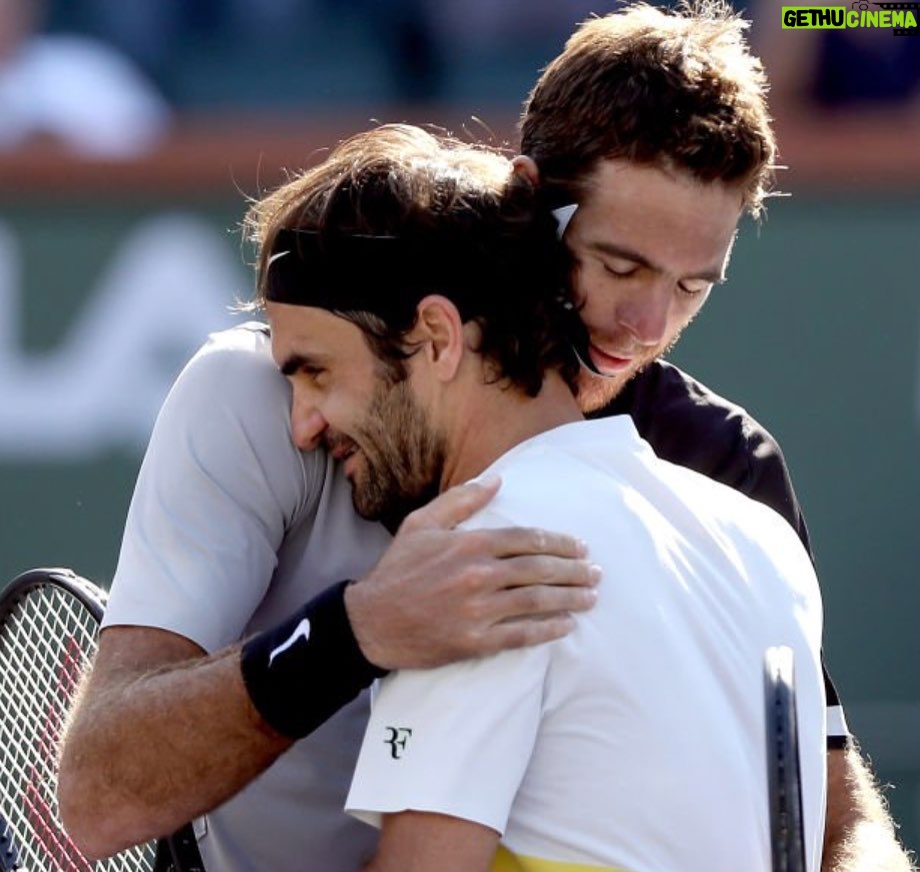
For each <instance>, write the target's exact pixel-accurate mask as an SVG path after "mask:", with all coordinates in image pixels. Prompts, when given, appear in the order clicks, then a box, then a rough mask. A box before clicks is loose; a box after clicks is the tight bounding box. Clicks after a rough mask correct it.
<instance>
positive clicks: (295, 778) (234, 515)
mask: <svg viewBox="0 0 920 872" xmlns="http://www.w3.org/2000/svg"><path fill="white" fill-rule="evenodd" d="M289 410H290V388H289V386H288V384H287V382H286V380H285V379H284V378H283V377H282V376H281V374H280V373H279V372H278V370H277V367H276V366H275V364H274V362H273V360H272V358H271V354H270V341H269V337H268V333H267V330H266V328H265V327H264V326H263V325H260V324H255V323H252V324H247V325H242V326H240V327H237V328H234V329H231V330H227V331H224V332H222V333H217V334H214V335H213V336H211V337H210V339H209V341H208V342H207V343H206V344H205V345H204V346H203V347H202V349H201V350H200V351H199V352H198V353H197V354H196V355H195V357H194V358H193V359H192V360H191V361H190V362H189V364H188V365H187V366H186V368H185V369H184V371H183V372H182V374H181V375H180V376H179V378H178V380H177V381H176V384H175V385H174V386H173V389H172V391H171V392H170V394H169V396H168V398H167V400H166V402H165V403H164V405H163V408H162V410H161V412H160V414H159V417H158V419H157V422H156V425H155V427H154V431H153V435H152V437H151V440H150V444H149V447H148V449H147V453H146V456H145V458H144V462H143V465H142V467H141V471H140V474H139V476H138V480H137V486H136V489H135V492H134V496H133V499H132V502H131V507H130V509H129V511H128V518H127V522H126V526H125V532H124V539H123V542H122V546H121V553H120V556H119V560H118V567H117V570H116V573H115V578H114V581H113V584H112V592H111V597H110V600H109V605H108V609H107V611H106V615H105V620H104V622H103V623H104V626H111V625H138V626H146V627H159V628H163V629H167V630H171V631H172V632H174V633H178V634H180V635H182V636H185V637H187V638H189V639H191V640H193V641H194V642H197V643H198V644H199V645H200V646H201V647H202V648H204V649H205V650H206V651H208V652H213V651H216V650H218V649H220V648H222V647H224V646H226V645H229V644H231V643H234V642H237V641H239V640H240V639H241V638H245V637H246V636H247V635H249V634H250V633H252V632H255V631H257V630H261V629H265V628H268V627H272V626H274V625H275V624H277V623H279V622H280V621H281V620H283V619H284V618H286V617H288V616H289V615H290V613H291V612H293V611H294V610H295V609H297V608H299V607H300V606H302V605H303V604H304V603H306V602H307V601H308V600H309V599H310V598H312V597H313V596H314V595H315V594H316V593H318V592H319V591H321V590H322V589H323V588H325V587H327V586H328V585H329V584H332V583H334V582H336V581H339V580H341V579H343V578H355V577H358V576H360V575H363V574H364V573H365V572H366V571H367V570H368V569H370V567H371V566H372V565H373V564H374V563H375V562H376V560H377V559H378V557H379V556H380V554H381V553H382V551H383V549H384V548H385V547H386V545H387V544H388V542H389V541H390V537H389V534H388V533H387V532H386V531H385V530H384V529H383V528H382V527H381V526H380V525H378V524H371V523H368V522H366V521H363V520H361V519H360V518H359V517H357V515H356V513H355V511H354V509H353V508H352V504H351V489H350V486H349V484H348V482H347V480H346V479H345V478H344V476H343V475H342V474H341V472H340V471H339V470H338V469H337V467H336V466H335V465H334V464H333V463H332V461H331V458H329V457H328V456H327V455H326V454H325V453H324V452H322V451H313V452H301V451H298V450H297V449H296V448H295V447H294V445H293V443H292V441H291V431H290V419H289ZM328 668H329V669H334V668H335V664H334V663H330V664H328ZM304 693H309V687H308V686H305V687H304ZM366 720H367V694H366V693H365V694H362V695H361V696H360V697H359V698H358V699H357V700H356V701H355V702H354V703H352V704H350V705H349V706H347V707H346V708H345V709H343V710H342V711H340V712H339V713H338V714H337V715H336V716H335V717H333V718H332V719H331V720H329V721H328V722H327V723H326V724H324V725H323V726H322V727H321V728H320V729H319V730H317V731H316V732H315V733H313V734H312V735H311V736H309V737H307V738H306V739H303V740H301V741H299V742H297V743H296V744H295V745H294V746H293V747H292V748H291V749H290V750H289V751H288V752H287V753H285V754H284V755H283V756H282V757H281V758H280V759H279V760H278V761H277V762H276V763H275V764H274V765H273V766H272V767H271V768H270V769H269V770H268V771H266V772H265V773H264V774H263V775H261V776H260V777H259V778H258V779H256V780H255V781H254V782H253V783H252V784H251V785H250V786H249V787H247V788H246V789H245V790H243V791H242V792H241V793H240V794H238V795H237V796H236V797H235V798H234V799H232V800H231V801H229V802H227V803H226V804H225V805H223V806H221V807H220V808H218V809H217V810H215V811H214V812H212V813H211V814H209V815H207V816H206V818H204V819H202V820H201V821H198V822H197V824H196V830H197V832H198V835H199V843H200V846H201V852H202V859H203V860H204V863H205V866H206V867H207V868H208V869H219V870H224V872H237V870H239V872H243V870H246V872H249V870H253V872H256V870H258V872H264V870H268V869H271V870H273V872H287V870H292V872H293V870H299V872H354V870H356V869H358V868H360V866H361V865H362V863H363V862H365V861H366V860H368V859H369V858H370V856H371V854H372V852H373V846H374V843H375V841H376V833H375V831H374V830H373V829H372V828H370V827H368V826H366V825H365V824H363V823H360V822H358V821H356V820H355V819H353V818H350V817H348V816H347V815H345V813H344V812H343V810H342V809H343V806H344V802H345V796H346V793H347V790H348V784H349V780H350V778H351V773H352V770H353V768H354V763H355V759H356V756H357V751H358V747H359V744H360V741H361V736H362V734H363V730H364V726H365V723H366Z"/></svg>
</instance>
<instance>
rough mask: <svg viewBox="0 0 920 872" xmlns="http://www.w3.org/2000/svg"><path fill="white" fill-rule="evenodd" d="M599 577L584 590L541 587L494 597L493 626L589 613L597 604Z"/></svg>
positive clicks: (509, 591)
mask: <svg viewBox="0 0 920 872" xmlns="http://www.w3.org/2000/svg"><path fill="white" fill-rule="evenodd" d="M595 584H596V577H595V576H591V577H590V579H589V580H588V581H586V582H585V586H583V587H557V586H550V585H538V586H532V587H515V588H511V589H509V590H504V591H501V592H499V593H497V594H496V595H495V596H493V597H492V600H491V603H490V605H491V609H492V613H491V614H490V615H489V618H490V619H491V621H492V623H493V624H500V623H505V622H508V621H519V620H522V619H526V618H546V617H550V616H552V615H558V614H561V613H563V612H585V611H588V609H591V608H593V607H594V605H595V604H596V603H597V588H596V587H595V586H594V585H595Z"/></svg>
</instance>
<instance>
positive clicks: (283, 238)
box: [244, 124, 583, 396]
mask: <svg viewBox="0 0 920 872" xmlns="http://www.w3.org/2000/svg"><path fill="white" fill-rule="evenodd" d="M244 228H245V230H246V232H247V236H248V238H249V239H250V240H251V241H252V242H254V243H255V246H256V249H257V252H258V255H257V265H256V279H257V290H256V294H257V303H259V304H264V302H265V301H266V299H272V298H273V299H283V300H284V301H286V302H295V303H298V304H301V305H321V306H323V307H324V308H327V309H329V310H330V311H333V312H334V313H335V314H337V315H340V316H341V317H344V318H347V319H349V320H351V321H352V322H354V323H355V324H356V325H357V326H358V327H360V328H361V330H362V331H363V332H364V334H365V337H366V338H367V341H368V343H369V344H370V347H371V349H372V350H373V351H374V353H375V354H376V355H377V356H378V357H379V358H380V359H381V360H382V361H383V362H384V363H386V364H387V372H388V374H389V376H390V378H391V379H392V380H394V381H398V380H399V379H401V378H405V375H406V370H405V367H404V360H405V359H406V358H407V357H408V356H410V355H411V353H412V349H411V348H408V347H407V346H406V344H405V342H404V339H405V336H406V334H407V333H408V332H409V331H410V330H411V329H412V328H413V326H414V325H415V323H416V317H417V308H416V307H417V304H418V302H419V301H420V300H421V299H422V298H423V297H424V296H425V295H426V294H431V293H441V294H444V296H446V297H447V298H448V299H450V300H451V301H452V302H454V303H455V305H457V308H458V310H459V312H460V315H461V318H462V319H463V321H464V322H468V321H473V322H475V323H476V324H477V325H478V327H479V333H480V339H479V344H478V347H477V348H476V351H477V352H478V353H480V354H481V355H482V356H483V357H484V358H486V359H487V360H489V361H490V363H491V364H493V366H492V370H493V371H494V373H495V380H496V381H498V380H503V379H507V380H509V381H510V382H511V383H512V384H514V385H517V386H518V387H520V388H521V389H522V390H524V391H525V392H526V393H527V394H529V395H530V396H536V394H537V393H539V391H540V389H541V387H542V384H543V379H544V376H545V373H546V372H547V370H550V369H553V370H558V371H559V372H560V373H561V374H562V376H563V378H565V380H566V382H567V383H568V384H569V385H570V386H571V387H572V388H573V390H574V386H575V378H576V375H577V370H578V362H577V358H576V357H575V355H574V352H573V351H572V350H571V349H572V336H573V334H574V335H577V331H579V330H582V329H583V328H582V327H581V325H580V321H579V319H578V318H577V313H574V312H573V310H572V307H571V305H570V304H569V303H568V301H567V299H566V295H565V291H564V286H565V274H566V270H567V263H566V254H565V250H564V247H563V246H562V245H561V243H560V242H559V241H558V239H557V237H556V225H555V221H554V220H553V218H552V216H551V215H550V214H549V213H547V212H546V211H545V210H544V209H542V208H541V207H540V206H539V204H538V202H537V197H536V193H535V191H534V189H533V187H532V186H531V185H530V184H529V183H528V182H526V181H524V180H522V179H521V178H519V177H517V176H516V175H514V174H513V173H512V171H511V162H510V161H509V160H508V158H507V157H505V156H503V155H502V154H501V153H500V152H498V151H497V150H494V149H490V148H488V147H485V146H480V145H471V144H468V143H462V142H460V141H458V140H455V139H452V138H450V137H446V136H442V135H435V134H432V133H429V132H427V131H425V130H422V129H421V128H418V127H414V126H411V125H404V124H390V125H383V126H381V127H378V128H375V129H373V130H369V131H366V132H363V133H359V134H357V135H356V136H353V137H351V138H349V139H347V140H345V141H344V142H342V143H341V144H340V145H339V146H338V147H337V148H335V149H334V150H333V151H332V152H331V153H330V154H329V156H328V157H327V158H326V160H324V161H323V162H322V163H320V164H318V165H317V166H314V167H312V168H310V169H308V170H306V171H304V172H303V173H300V174H298V175H296V176H294V177H293V178H291V179H290V180H289V181H288V182H287V183H286V184H284V185H282V186H281V187H280V188H278V189H277V190H275V191H273V192H272V193H270V194H268V195H267V196H266V197H264V198H263V199H261V200H258V201H256V202H254V203H253V204H252V205H251V207H250V209H249V212H248V214H247V216H246V219H245V224H244ZM282 231H284V232H282ZM291 231H295V232H296V233H295V234H292V233H291ZM298 234H299V238H301V239H307V238H309V248H310V253H309V254H308V255H303V253H302V252H298V251H296V250H294V249H297V244H296V243H294V244H292V242H291V239H292V236H294V237H297V236H298ZM282 251H285V254H284V255H283V259H282V260H278V259H276V258H277V257H278V255H279V254H281V252H282ZM394 252H395V254H394ZM298 257H300V258H301V260H300V262H299V263H298V261H297V258H298ZM319 261H321V263H318V262H319ZM362 261H363V262H362ZM291 264H294V267H295V268H294V269H293V270H292V269H291V266H290V265H291ZM279 282H281V283H284V284H285V285H286V286H285V287H283V288H279V287H278V283H279ZM320 286H321V287H320ZM320 299H321V300H322V302H317V300H320Z"/></svg>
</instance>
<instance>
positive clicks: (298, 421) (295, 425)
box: [291, 401, 329, 451]
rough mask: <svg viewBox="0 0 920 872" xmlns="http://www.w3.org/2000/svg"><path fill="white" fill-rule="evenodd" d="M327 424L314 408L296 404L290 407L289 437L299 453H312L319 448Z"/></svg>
mask: <svg viewBox="0 0 920 872" xmlns="http://www.w3.org/2000/svg"><path fill="white" fill-rule="evenodd" d="M328 427H329V423H328V422H327V421H326V419H325V418H324V417H323V416H322V414H321V413H320V411H319V410H318V409H317V408H316V407H315V406H312V405H311V406H307V405H305V404H301V403H297V402H296V401H295V403H294V405H293V406H292V407H291V436H292V438H293V440H294V444H295V445H296V446H297V447H298V448H299V449H300V450H301V451H312V450H313V449H314V448H317V447H318V446H319V443H320V440H321V439H322V436H323V433H325V432H326V430H327V429H328Z"/></svg>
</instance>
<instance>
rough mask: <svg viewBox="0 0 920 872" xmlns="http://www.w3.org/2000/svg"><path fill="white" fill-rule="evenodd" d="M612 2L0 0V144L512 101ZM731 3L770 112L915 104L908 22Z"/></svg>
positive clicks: (115, 151) (128, 147) (919, 92)
mask: <svg viewBox="0 0 920 872" xmlns="http://www.w3.org/2000/svg"><path fill="white" fill-rule="evenodd" d="M659 2H660V4H661V5H669V4H668V3H667V2H666V0H659ZM675 2H676V0H675ZM615 5H616V0H194V2H191V3H190V2H187V0H130V2H125V0H0V148H10V147H16V146H17V145H21V144H22V143H23V142H25V141H31V140H32V139H34V138H36V137H45V138H53V139H57V140H60V141H62V142H65V143H66V144H67V145H68V146H71V147H73V148H74V149H75V150H77V151H78V152H83V153H87V154H90V155H101V156H112V157H119V156H130V155H132V154H136V153H138V152H139V151H142V150H144V149H145V148H147V147H149V146H150V145H151V144H152V143H154V142H156V140H157V137H158V136H159V135H161V134H162V133H163V132H164V131H165V130H167V129H168V126H169V123H170V119H171V117H172V113H173V112H175V111H178V112H185V111H222V110H231V111H246V110H251V109H258V110H268V111H276V110H280V111H284V110H286V109H288V108H294V107H303V108H317V107H319V108H336V107H340V106H343V105H349V104H352V105H354V104H358V105H367V106H375V105H376V106H380V105H392V104H411V103H436V102H439V101H440V102H454V103H459V104H463V105H468V106H469V107H470V109H471V110H472V111H475V109H476V108H477V107H483V106H487V105H490V104H499V103H501V104H507V105H515V106H516V105H519V103H520V101H521V100H522V98H523V97H524V95H525V93H526V91H527V88H528V86H529V84H530V83H531V82H532V81H533V80H534V77H535V74H536V71H537V70H538V69H539V68H540V67H541V66H542V65H543V64H544V63H545V62H546V61H547V60H548V59H549V58H551V57H553V56H554V55H555V54H556V53H557V52H558V51H559V49H560V48H561V46H562V43H563V41H564V40H565V38H566V36H567V35H568V34H569V33H570V32H571V31H572V30H573V28H574V26H575V25H576V23H577V22H579V21H581V20H583V19H584V18H585V17H587V16H588V15H589V14H591V13H598V14H603V13H604V12H607V11H610V10H611V9H613V8H615ZM735 5H736V8H738V9H739V11H743V12H744V13H745V14H746V15H747V16H748V17H749V18H752V19H753V20H754V27H753V29H752V41H753V43H754V46H755V49H756V50H757V51H758V52H759V53H760V54H761V55H762V57H763V58H764V61H765V63H766V65H767V69H768V72H769V74H770V78H771V80H772V82H773V100H772V105H773V108H774V111H778V112H779V113H782V112H783V111H785V110H788V111H790V112H793V111H800V112H806V113H807V112H811V111H815V110H818V111H827V112H840V111H847V110H848V109H850V108H853V107H856V108H864V107H866V106H872V107H882V108H883V109H884V108H888V109H894V110H896V111H904V112H908V113H911V114H915V115H920V37H909V36H908V37H895V36H894V35H893V34H892V33H891V32H890V31H884V30H866V29H846V30H839V31H826V30H807V31H790V30H783V29H782V28H781V19H780V14H779V12H780V10H779V7H778V6H776V4H775V3H773V2H772V0H749V2H748V3H747V4H746V5H745V4H743V3H742V2H740V0H739V2H736V4H735Z"/></svg>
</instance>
